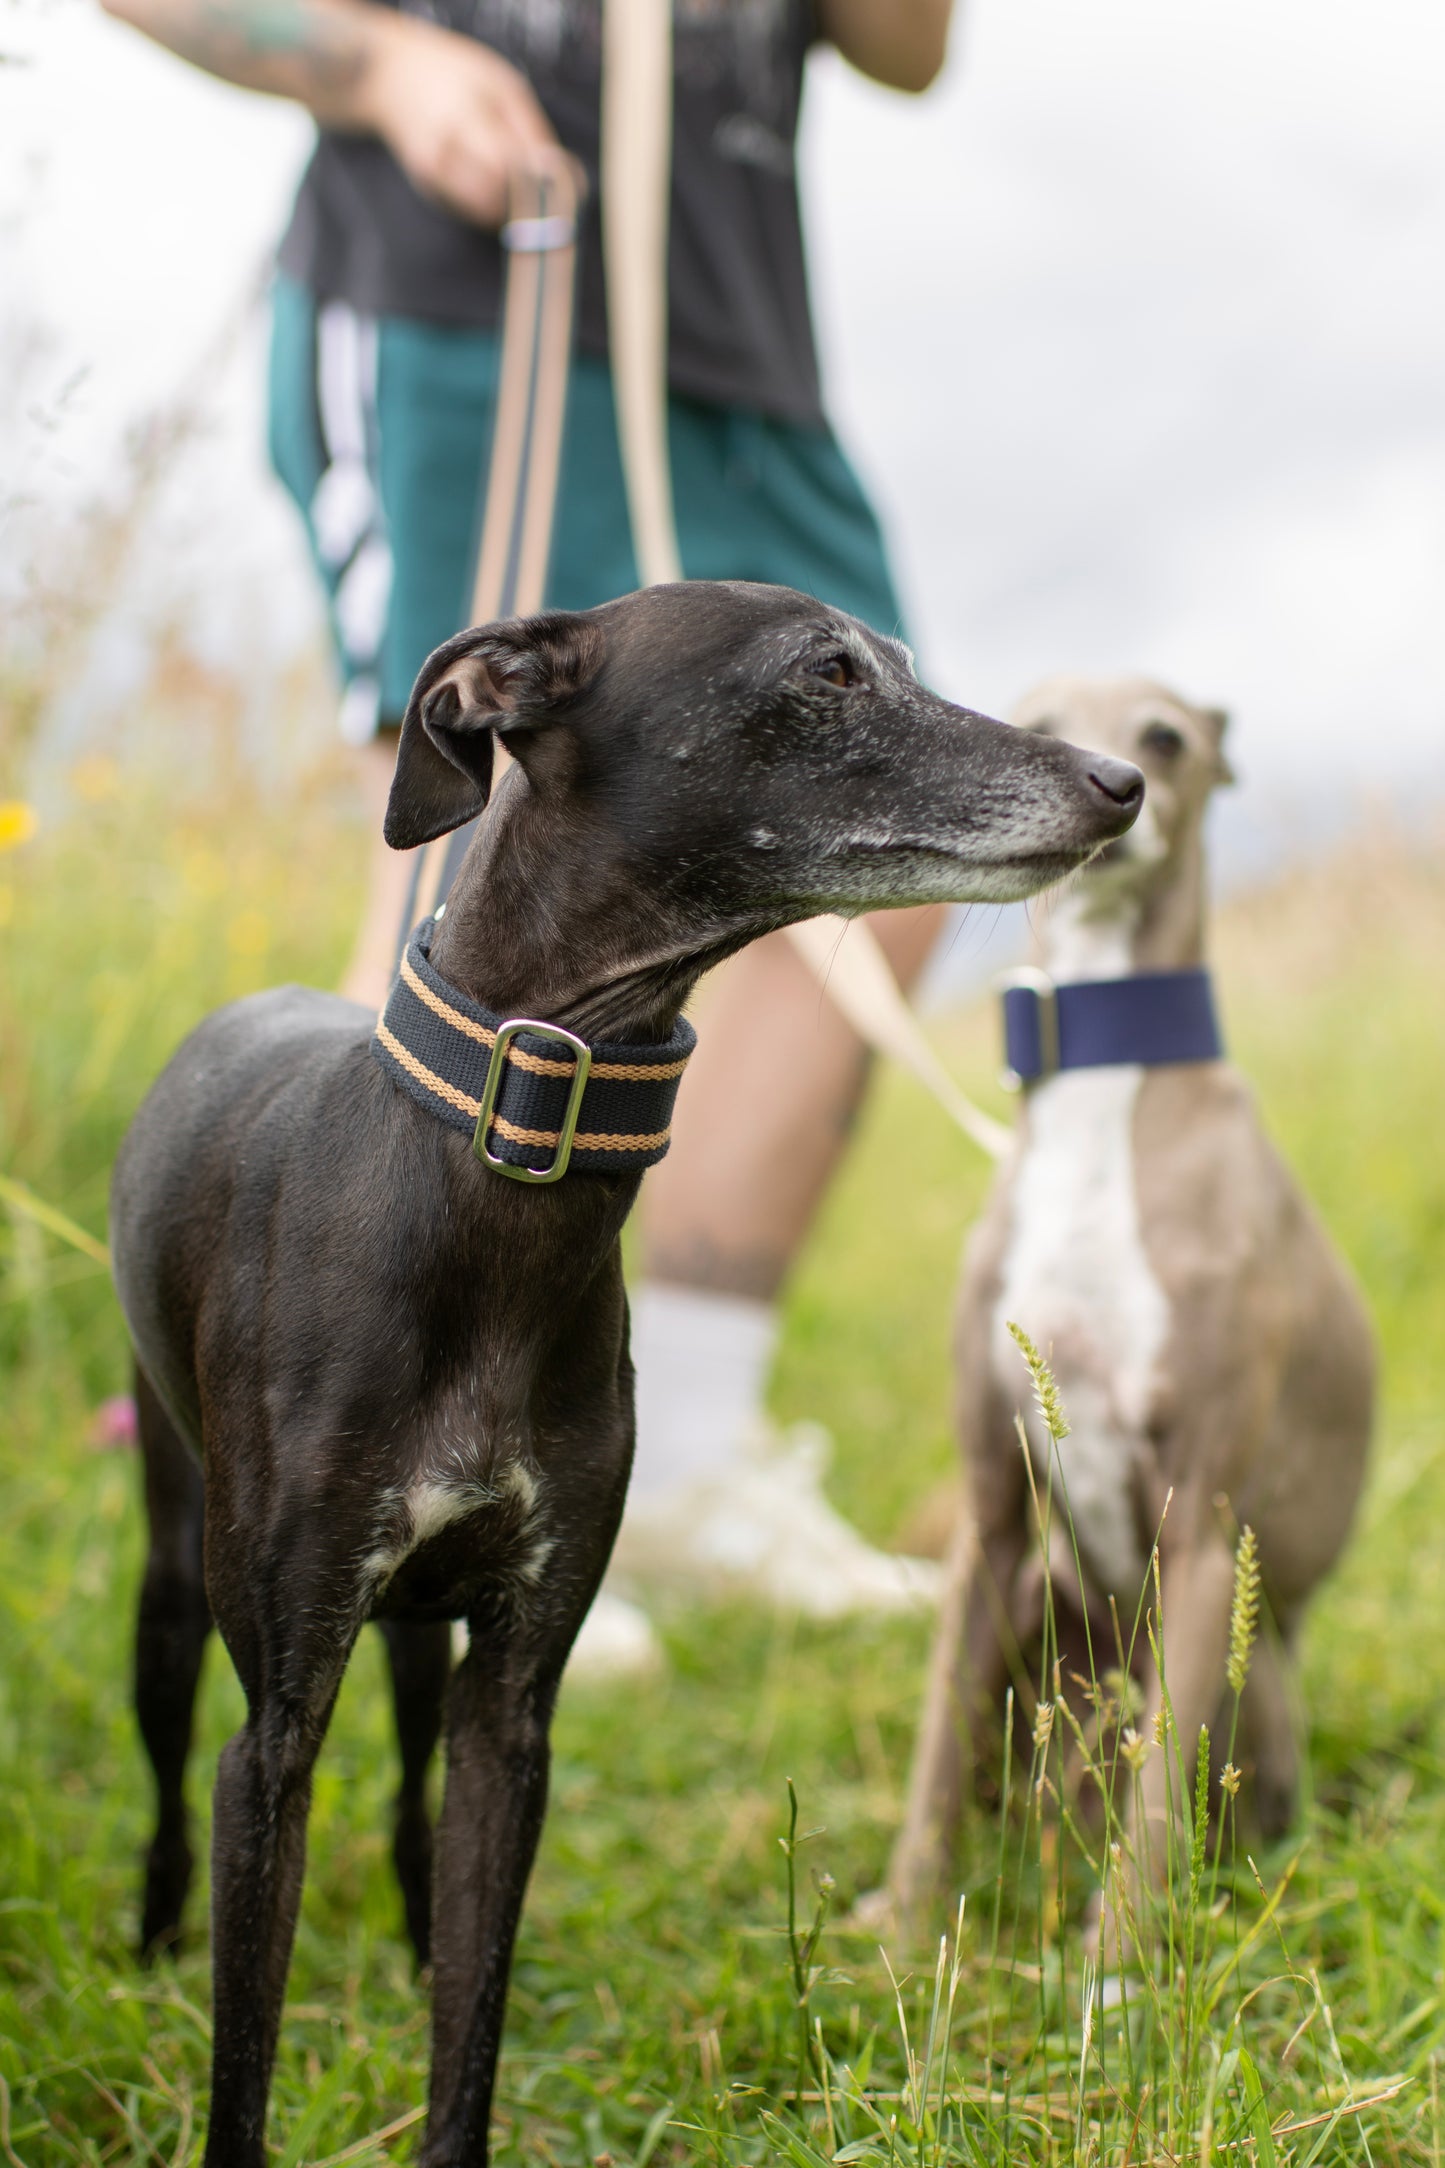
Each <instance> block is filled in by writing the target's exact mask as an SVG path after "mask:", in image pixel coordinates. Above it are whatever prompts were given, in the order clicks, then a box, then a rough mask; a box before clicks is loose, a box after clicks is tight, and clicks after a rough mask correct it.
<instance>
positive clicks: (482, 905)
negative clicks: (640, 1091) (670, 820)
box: [431, 777, 764, 1042]
mask: <svg viewBox="0 0 1445 2168" xmlns="http://www.w3.org/2000/svg"><path fill="white" fill-rule="evenodd" d="M763 930H764V929H763V928H761V927H759V928H756V929H755V928H752V927H737V926H729V925H726V924H723V923H719V924H716V925H707V924H702V923H698V924H695V925H693V926H691V927H689V928H687V929H686V930H681V929H679V928H678V927H676V926H675V925H673V924H671V923H669V914H668V913H667V912H666V911H665V910H664V909H663V908H662V907H661V905H660V904H659V902H658V900H657V899H656V898H653V897H649V896H648V895H646V894H644V893H641V892H640V891H639V890H638V889H637V888H636V887H635V886H634V885H632V884H628V883H626V882H622V881H619V880H617V879H615V878H612V879H609V877H608V874H607V871H606V869H605V868H603V869H599V868H598V867H597V866H596V865H595V864H594V863H592V862H590V861H589V857H588V854H587V852H586V850H585V849H569V848H568V847H567V839H566V838H565V837H564V836H560V835H559V834H558V833H557V832H556V830H555V828H553V829H551V830H550V831H547V832H544V830H543V826H542V823H541V822H540V821H539V820H538V819H537V818H536V808H535V804H534V802H532V801H531V799H530V794H529V793H528V791H527V787H526V784H525V782H524V780H523V779H522V778H521V777H518V778H517V779H516V782H515V783H513V782H512V781H511V780H510V779H509V781H508V785H507V788H506V792H505V794H504V796H503V797H502V799H501V800H500V801H499V802H498V803H497V804H496V805H495V806H494V808H493V810H492V812H491V814H490V815H489V816H488V818H487V819H486V820H485V821H484V823H483V825H482V829H481V831H480V833H479V835H478V837H477V839H476V840H475V841H474V843H473V845H472V848H471V850H470V851H469V853H468V855H467V857H466V859H465V860H464V862H463V864H462V869H461V871H460V873H459V874H458V876H457V879H456V883H455V885H454V887H453V889H452V892H451V896H450V897H449V899H448V902H447V908H446V913H445V915H444V917H443V919H442V922H441V924H440V925H439V926H438V928H437V930H436V935H435V938H434V939H433V942H432V950H431V957H432V962H433V964H434V965H435V967H436V969H437V970H438V971H439V972H440V973H441V974H442V975H443V977H445V978H447V979H449V980H450V981H451V983H452V984H453V985H454V986H455V987H457V988H458V990H459V991H460V992H462V993H464V994H466V995H468V996H469V997H470V998H471V999H472V1000H473V1001H476V1002H479V1003H480V1004H481V1006H482V1007H484V1008H487V1009H491V1010H493V1011H494V1012H495V1013H496V1014H498V1015H501V1016H533V1017H536V1018H538V1019H539V1020H541V1021H543V1022H546V1023H558V1024H564V1025H565V1026H566V1027H567V1029H568V1030H569V1031H575V1032H577V1033H579V1034H580V1035H581V1036H582V1037H583V1038H587V1039H592V1040H604V1039H611V1040H622V1041H637V1042H646V1041H662V1040H665V1039H666V1038H667V1037H668V1035H669V1033H670V1032H671V1030H672V1028H673V1025H674V1024H675V1023H676V1021H677V1018H678V1016H679V1014H680V1013H681V1011H682V1008H683V1006H684V1004H685V1003H686V1001H687V998H688V996H689V994H690V993H691V992H692V990H693V987H694V986H695V985H696V984H697V981H698V979H699V978H700V977H701V975H702V973H703V972H704V971H706V970H708V969H709V968H710V967H711V965H712V964H714V963H717V962H721V961H722V959H723V958H724V957H725V956H728V955H731V954H732V953H733V951H734V950H736V949H738V948H741V947H743V946H744V945H745V944H746V943H747V942H748V941H749V940H751V939H752V938H753V936H754V932H760V931H763Z"/></svg>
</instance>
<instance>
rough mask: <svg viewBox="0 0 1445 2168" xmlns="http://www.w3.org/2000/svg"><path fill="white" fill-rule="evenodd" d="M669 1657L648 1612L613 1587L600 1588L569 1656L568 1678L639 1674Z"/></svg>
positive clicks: (590, 1678)
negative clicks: (616, 1591) (618, 1593)
mask: <svg viewBox="0 0 1445 2168" xmlns="http://www.w3.org/2000/svg"><path fill="white" fill-rule="evenodd" d="M665 1662H666V1658H665V1657H664V1655H663V1653H662V1643H661V1642H660V1641H659V1640H658V1638H657V1629H656V1628H655V1627H654V1625H653V1623H652V1621H651V1619H650V1618H649V1617H648V1615H647V1613H646V1612H645V1611H644V1610H642V1609H641V1608H640V1607H639V1606H638V1605H637V1604H635V1603H629V1602H628V1601H627V1598H626V1597H625V1596H617V1595H614V1594H613V1592H612V1590H611V1589H608V1588H603V1589H599V1590H598V1592H597V1595H596V1596H595V1598H594V1599H593V1603H592V1609H591V1610H590V1611H589V1612H588V1614H587V1616H586V1618H585V1619H583V1621H582V1631H581V1633H579V1634H578V1636H577V1639H576V1640H575V1641H574V1642H573V1644H572V1654H571V1655H570V1656H569V1657H568V1659H567V1677H568V1678H569V1679H582V1680H601V1679H624V1678H638V1677H641V1676H642V1675H643V1674H644V1673H647V1672H655V1671H660V1670H661V1669H662V1667H663V1664H664V1663H665Z"/></svg>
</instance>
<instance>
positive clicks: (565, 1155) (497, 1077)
mask: <svg viewBox="0 0 1445 2168" xmlns="http://www.w3.org/2000/svg"><path fill="white" fill-rule="evenodd" d="M523 1031H525V1032H530V1033H534V1034H535V1035H536V1037H538V1038H539V1039H552V1040H555V1041H556V1043H557V1045H559V1046H565V1047H567V1048H568V1049H569V1050H570V1052H571V1054H572V1056H573V1058H574V1063H575V1066H574V1068H573V1071H572V1082H571V1084H570V1086H569V1087H568V1091H567V1105H566V1108H565V1110H564V1112H563V1115H562V1121H561V1126H560V1133H559V1135H558V1138H557V1148H556V1150H555V1152H554V1153H553V1154H552V1164H551V1165H550V1167H515V1166H513V1165H512V1163H511V1161H510V1160H506V1159H499V1158H498V1157H497V1155H496V1153H495V1152H492V1151H489V1150H488V1149H487V1133H488V1131H489V1129H490V1128H491V1122H492V1115H493V1113H494V1111H495V1109H496V1104H497V1094H498V1092H499V1091H500V1090H501V1088H502V1078H503V1076H504V1075H505V1074H506V1069H507V1048H508V1047H509V1046H510V1045H511V1043H512V1041H513V1039H515V1038H516V1037H517V1034H518V1033H519V1032H523ZM591 1067H592V1049H591V1047H590V1046H589V1045H588V1044H587V1042H586V1040H585V1039H579V1038H577V1037H576V1035H575V1034H574V1033H573V1032H570V1031H564V1030H563V1029H562V1026H561V1025H560V1024H539V1023H537V1022H536V1021H535V1020H534V1019H533V1018H532V1017H529V1016H514V1017H511V1018H510V1019H509V1020H508V1021H507V1022H506V1023H505V1024H500V1025H499V1026H498V1027H497V1036H496V1041H495V1043H494V1045H493V1047H492V1058H491V1060H490V1061H489V1062H488V1063H487V1081H486V1083H485V1084H484V1085H483V1086H482V1105H481V1111H480V1113H479V1114H478V1115H477V1126H476V1128H475V1130H474V1131H473V1133H472V1150H473V1151H474V1152H475V1153H476V1155H477V1158H478V1159H480V1160H481V1161H482V1162H483V1163H484V1165H486V1166H488V1167H493V1168H495V1169H496V1171H497V1173H498V1174H505V1175H507V1176H508V1177H509V1178H510V1179H511V1180H512V1181H513V1182H560V1181H561V1179H562V1177H563V1175H564V1174H565V1173H566V1172H567V1165H568V1162H569V1160H570V1159H571V1157H572V1139H573V1137H575V1136H576V1134H577V1117H578V1115H579V1114H580V1113H581V1111H582V1094H583V1092H584V1091H585V1090H586V1088H587V1077H588V1073H589V1071H590V1070H591Z"/></svg>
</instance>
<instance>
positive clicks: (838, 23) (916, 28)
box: [818, 0, 953, 90]
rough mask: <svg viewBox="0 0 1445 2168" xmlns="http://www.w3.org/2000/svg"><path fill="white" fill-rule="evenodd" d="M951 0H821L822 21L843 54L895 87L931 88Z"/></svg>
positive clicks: (945, 40) (944, 40) (945, 42)
mask: <svg viewBox="0 0 1445 2168" xmlns="http://www.w3.org/2000/svg"><path fill="white" fill-rule="evenodd" d="M952 13H953V0H818V26H819V28H820V29H821V30H822V33H823V35H824V37H825V38H831V39H832V41H833V43H834V44H835V45H836V46H837V48H838V50H839V52H840V53H841V54H842V55H843V58H844V59H845V60H851V61H852V63H853V65H854V67H855V68H858V69H860V70H861V71H862V73H863V74H864V75H871V76H872V77H873V79H874V81H875V82H878V83H887V84H888V85H889V87H890V88H891V89H893V90H927V88H928V86H929V84H930V83H931V82H932V81H933V78H934V77H935V76H936V75H937V73H938V71H939V69H940V68H941V67H942V66H943V56H944V53H945V51H946V49H947V46H948V21H949V17H950V16H951V15H952Z"/></svg>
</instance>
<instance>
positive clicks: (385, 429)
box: [270, 279, 902, 742]
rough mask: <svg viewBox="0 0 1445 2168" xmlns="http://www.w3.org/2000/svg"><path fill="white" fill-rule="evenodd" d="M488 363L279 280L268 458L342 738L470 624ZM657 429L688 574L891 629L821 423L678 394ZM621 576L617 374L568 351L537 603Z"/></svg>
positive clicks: (879, 559) (386, 713)
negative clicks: (309, 559)
mask: <svg viewBox="0 0 1445 2168" xmlns="http://www.w3.org/2000/svg"><path fill="white" fill-rule="evenodd" d="M497 374H498V340H497V337H496V334H495V333H493V332H490V331H478V330H474V329H468V328H464V327H456V326H452V325H445V324H437V323H422V322H418V321H415V320H413V319H410V318H402V317H383V318H381V319H377V318H367V317H364V316H360V315H358V314H357V313H356V312H355V311H354V310H352V309H350V308H349V307H347V306H346V305H345V304H340V303H334V302H333V303H326V304H324V305H323V306H322V307H321V308H320V309H318V308H317V305H316V304H315V302H314V301H313V300H312V298H311V296H310V295H309V294H308V293H307V292H306V290H305V289H304V288H303V287H300V286H298V285H296V284H294V283H293V282H291V281H289V280H285V279H282V280H278V282H277V285H276V288H275V293H274V312H273V326H272V342H271V366H270V443H271V457H272V461H273V463H274V465H275V468H276V471H277V473H278V474H279V475H280V477H281V480H282V481H283V482H284V483H285V485H286V487H287V489H288V490H289V491H290V492H291V495H292V496H293V497H294V498H295V499H296V502H297V504H298V505H299V506H300V508H301V510H302V513H303V515H304V516H305V519H306V523H307V529H308V533H309V535H310V538H311V545H312V550H313V553H314V555H315V557H316V562H317V565H318V568H319V570H320V572H321V575H322V578H323V580H324V582H325V586H326V591H327V596H328V599H329V603H330V609H331V623H332V630H333V634H334V637H335V641H336V647H337V653H338V657H339V660H340V664H341V670H342V676H343V681H344V683H345V687H346V691H345V696H344V699H343V705H342V729H343V733H344V735H345V736H347V737H348V738H351V739H353V740H355V741H358V742H359V741H361V740H364V739H365V738H367V737H369V736H371V735H372V733H373V732H374V731H375V730H376V729H377V728H378V727H379V726H381V727H385V726H387V725H395V724H396V723H397V722H398V721H399V720H400V717H401V715H402V712H403V710H404V709H405V706H406V702H407V697H408V695H409V693H410V691H411V687H412V681H413V679H414V678H415V676H416V674H417V672H418V670H419V669H420V668H421V665H422V663H423V662H424V661H425V659H426V657H427V656H428V655H429V654H430V653H431V650H432V649H433V648H434V647H438V646H440V644H441V643H442V641H443V640H446V639H449V638H450V637H451V635H452V633H454V632H455V631H456V630H457V629H458V627H459V626H461V625H463V624H464V623H465V622H466V618H467V612H468V602H469V596H470V589H471V576H472V565H473V559H474V555H475V551H476V546H477V536H478V531H479V521H480V509H481V499H482V483H483V474H484V467H485V461H486V457H487V452H488V448H489V446H490V443H491V435H492V419H493V412H494V408H495V401H496V391H497ZM668 438H669V443H670V446H671V451H672V478H673V491H674V496H675V500H676V508H677V525H678V541H679V546H680V548H681V552H682V562H683V568H684V570H685V572H686V574H687V577H688V578H689V579H693V580H710V579H732V580H738V579H741V580H765V581H771V582H775V583H777V584H778V585H780V586H784V587H797V588H801V589H802V590H803V591H804V592H805V593H807V594H812V595H817V596H818V597H819V599H820V600H822V601H825V602H829V603H832V604H833V605H834V606H835V607H837V608H839V609H843V610H847V611H848V612H850V614H851V615H853V616H855V617H859V618H861V619H862V620H863V622H864V623H865V624H868V625H872V626H873V627H874V628H875V629H876V630H878V631H880V632H884V633H892V634H898V635H901V633H902V620H901V612H900V610H899V607H898V599H897V596H896V594H895V592H894V587H893V581H892V578H891V576H890V574H889V570H888V560H887V555H886V553H885V550H884V547H883V539H882V536H881V535H880V533H879V529H878V522H877V519H876V518H875V517H874V514H873V511H872V509H871V507H870V505H869V503H868V500H867V498H866V497H865V496H864V494H863V491H862V488H861V487H860V485H859V482H858V479H857V476H856V475H855V474H854V472H853V470H852V468H851V467H850V466H849V464H848V461H847V460H846V458H845V457H844V455H843V453H842V451H841V450H840V448H839V446H838V444H837V442H836V440H835V439H834V437H833V436H832V434H831V433H830V432H829V431H828V430H826V429H808V428H802V427H799V426H798V425H797V424H794V423H790V422H784V421H778V420H775V419H773V418H772V417H770V416H767V415H762V414H757V413H750V412H741V411H739V410H736V409H732V408H726V407H716V406H708V405H705V404H703V403H702V402H701V401H698V400H693V399H682V398H678V397H676V396H674V397H673V398H672V399H671V400H670V401H669V408H668ZM636 585H637V566H636V562H635V560H634V558H633V554H632V541H631V536H630V533H629V529H628V518H627V500H626V495H625V491H624V486H623V479H622V464H621V460H620V457H619V455H618V449H617V430H616V423H615V419H614V415H613V405H612V380H611V376H610V374H609V371H608V368H607V365H606V363H605V362H602V361H599V360H597V359H595V358H593V357H591V356H588V355H579V356H578V357H577V359H576V360H575V362H574V364H573V369H572V380H571V387H570V391H569V394H568V407H567V427H566V436H565V439H564V443H563V449H562V469H561V479H560V483H559V490H558V502H557V514H556V522H555V526H554V530H553V539H552V561H551V567H550V571H549V576H548V582H547V602H548V604H549V606H550V607H552V608H555V609H574V610H585V609H590V608H591V607H592V606H593V604H595V603H599V602H606V601H610V600H611V598H612V597H613V596H614V595H624V594H627V593H629V592H630V591H631V590H632V589H633V588H634V587H636Z"/></svg>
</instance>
